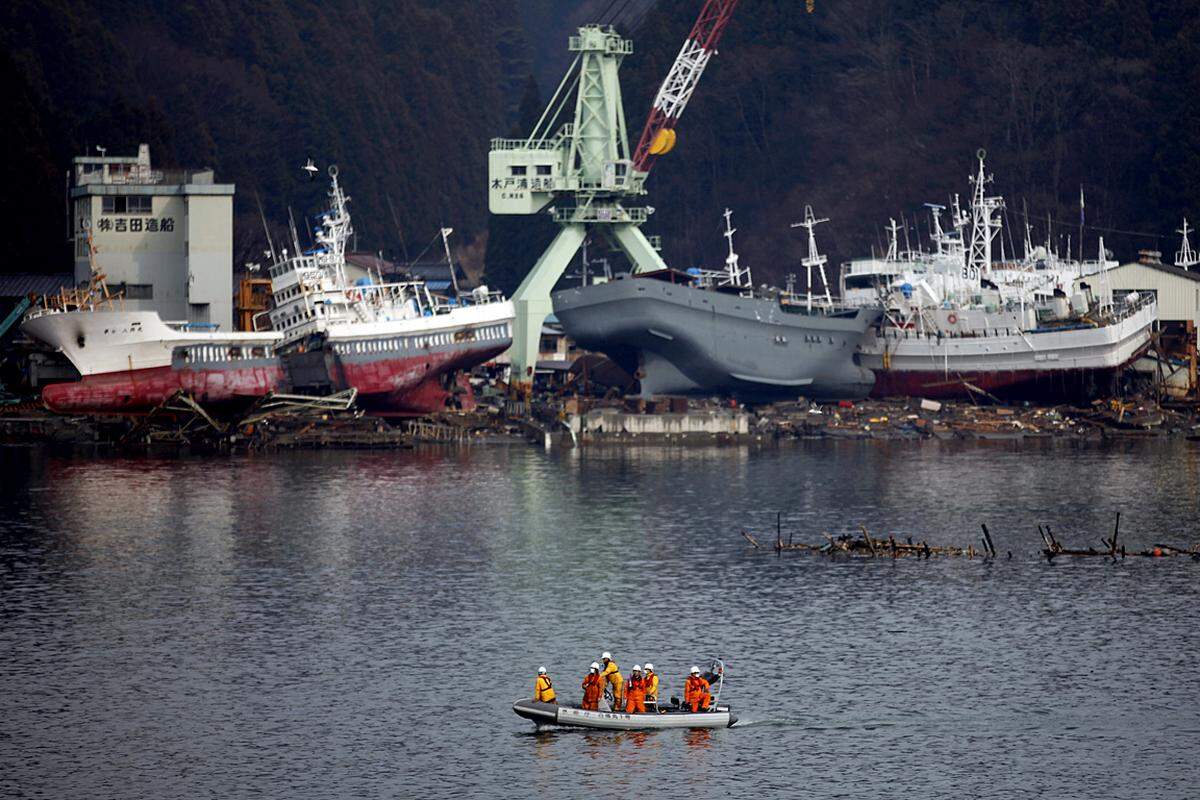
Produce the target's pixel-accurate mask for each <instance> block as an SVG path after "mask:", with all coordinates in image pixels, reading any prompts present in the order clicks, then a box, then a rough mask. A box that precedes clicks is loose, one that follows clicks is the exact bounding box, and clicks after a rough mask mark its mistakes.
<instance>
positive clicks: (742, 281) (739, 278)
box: [723, 208, 754, 295]
mask: <svg viewBox="0 0 1200 800" xmlns="http://www.w3.org/2000/svg"><path fill="white" fill-rule="evenodd" d="M724 216H725V233H724V234H723V235H724V236H725V239H726V241H728V242H729V255H727V256H725V274H726V276H727V278H726V280H727V281H728V284H729V285H730V286H736V287H737V288H739V289H749V290H753V288H754V280H753V279H752V278H751V277H750V268H749V267H742V266H739V264H738V254H737V251H735V250H734V249H733V235H734V234H735V233H737V228H735V227H733V224H732V219H733V211H731V210H729V209H728V208H727V209H725V215H724ZM742 294H743V295H745V294H747V293H746V292H743V293H742Z"/></svg>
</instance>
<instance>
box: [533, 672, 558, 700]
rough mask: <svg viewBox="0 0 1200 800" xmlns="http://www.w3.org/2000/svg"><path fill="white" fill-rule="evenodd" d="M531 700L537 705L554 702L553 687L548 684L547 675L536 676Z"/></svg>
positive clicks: (548, 678)
mask: <svg viewBox="0 0 1200 800" xmlns="http://www.w3.org/2000/svg"><path fill="white" fill-rule="evenodd" d="M533 699H534V700H536V701H538V702H539V703H553V702H554V686H553V684H551V683H550V676H549V675H538V677H537V682H536V683H535V684H534V685H533Z"/></svg>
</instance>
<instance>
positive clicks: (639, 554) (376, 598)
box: [0, 442, 1200, 798]
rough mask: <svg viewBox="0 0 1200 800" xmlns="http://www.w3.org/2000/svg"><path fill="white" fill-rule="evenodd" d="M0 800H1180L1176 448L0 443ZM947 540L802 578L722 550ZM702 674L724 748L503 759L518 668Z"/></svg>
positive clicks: (639, 744)
mask: <svg viewBox="0 0 1200 800" xmlns="http://www.w3.org/2000/svg"><path fill="white" fill-rule="evenodd" d="M0 467H2V469H3V473H2V474H3V485H2V486H0V796H4V797H9V796H45V797H55V798H59V797H62V798H90V797H119V798H125V797H152V798H176V797H178V798H194V797H217V798H234V797H239V798H240V797H287V798H338V797H448V796H462V797H475V796H504V797H528V796H541V797H585V796H586V797H589V798H595V797H603V798H607V797H622V798H624V797H724V796H729V797H753V798H766V797H779V796H812V797H853V798H860V797H872V798H874V797H888V798H894V797H906V798H935V797H936V798H942V797H945V798H970V797H984V796H987V797H1047V798H1075V797H1079V798H1096V797H1111V798H1125V797H1138V798H1141V797H1147V798H1159V797H1163V798H1184V797H1196V796H1198V795H1200V767H1198V756H1197V750H1198V747H1200V667H1198V661H1200V659H1198V654H1200V626H1198V624H1197V611H1198V606H1197V601H1198V599H1200V591H1198V588H1197V587H1198V586H1200V564H1197V563H1194V562H1192V561H1191V560H1189V559H1182V558H1175V559H1157V560H1154V559H1128V560H1126V561H1124V562H1121V563H1118V564H1115V565H1114V564H1110V563H1106V562H1105V561H1104V560H1102V559H1089V560H1081V561H1075V562H1072V561H1069V560H1064V561H1062V562H1060V563H1056V564H1054V565H1053V566H1049V565H1046V564H1045V563H1044V562H1043V561H1040V560H1039V557H1038V556H1037V554H1036V550H1037V547H1038V545H1039V539H1038V535H1037V532H1036V530H1035V529H1034V525H1035V523H1036V522H1041V521H1046V522H1050V523H1051V524H1054V525H1055V527H1056V530H1057V531H1058V533H1059V536H1060V538H1061V539H1063V540H1064V541H1065V542H1067V543H1069V544H1070V543H1080V544H1083V543H1090V544H1094V545H1096V546H1099V541H1098V540H1099V538H1100V536H1101V535H1102V534H1107V533H1108V532H1109V531H1110V530H1111V526H1112V515H1113V512H1114V511H1115V510H1117V509H1120V510H1121V511H1122V512H1123V517H1122V529H1123V530H1124V531H1126V532H1127V540H1126V541H1127V542H1128V544H1129V545H1130V546H1131V547H1132V546H1142V545H1146V544H1150V543H1152V542H1155V541H1168V542H1172V543H1175V544H1180V545H1186V544H1192V543H1194V542H1197V541H1200V501H1198V499H1197V498H1198V496H1200V446H1196V445H1190V444H1188V443H1184V442H1179V443H1169V444H1164V443H1141V442H1138V443H1128V444H1115V445H1107V446H1101V445H1078V444H1047V445H1045V446H1030V445H1024V446H1013V445H1010V444H999V445H987V444H984V445H961V444H955V443H937V442H927V443H910V442H903V443H890V444H889V443H874V442H817V443H812V444H803V445H798V446H794V447H789V448H784V449H778V450H775V449H767V450H754V449H744V448H733V447H730V448H713V449H673V448H651V447H644V448H639V449H627V450H588V451H585V452H583V453H579V452H553V453H544V452H541V451H539V450H536V449H527V448H525V447H522V446H512V447H503V446H502V447H477V448H474V449H462V450H449V451H432V452H418V453H412V452H397V453H391V452H388V453H298V454H278V455H270V456H255V457H242V458H228V459H221V458H218V459H208V460H202V459H155V458H145V459H116V458H101V459H96V460H85V459H79V458H76V459H69V458H63V457H59V456H55V455H52V454H49V453H46V452H44V451H39V450H23V449H4V450H0ZM777 509H783V510H785V511H786V512H787V515H786V516H785V536H786V535H788V533H790V532H794V533H795V536H796V538H797V540H803V541H819V540H820V538H821V532H822V531H823V530H831V531H843V530H853V529H854V528H856V527H857V525H858V524H859V523H865V524H866V525H867V526H869V527H870V528H871V529H872V530H873V531H877V532H878V531H895V532H899V533H901V534H903V535H908V534H917V535H919V536H927V537H928V538H929V540H930V541H931V542H952V543H961V544H966V543H967V542H968V541H977V536H978V524H979V523H980V522H987V523H988V524H989V527H990V528H991V530H992V531H993V534H994V536H995V538H996V541H997V545H998V547H999V548H1000V550H1001V551H1002V553H1003V552H1004V551H1007V550H1011V551H1012V552H1013V558H1012V560H1011V561H1009V560H1000V561H998V562H996V563H986V562H984V561H981V560H975V561H968V560H965V559H961V560H960V559H955V560H941V561H938V560H933V561H929V562H917V561H910V560H901V561H899V562H893V561H892V560H891V559H880V560H877V561H866V560H852V561H846V560H843V561H840V562H830V561H829V560H827V559H823V558H814V557H810V556H804V555H800V554H787V555H785V556H784V557H783V558H776V557H775V555H774V554H773V553H764V552H758V553H755V552H752V551H750V550H749V549H748V547H747V545H746V543H745V541H744V540H743V539H742V538H741V537H740V536H739V535H738V531H739V529H740V528H742V527H743V526H748V527H751V528H752V529H755V530H758V531H759V532H760V533H763V534H765V535H764V537H763V538H767V539H769V538H772V536H773V534H772V533H770V529H771V528H773V525H774V516H775V515H774V512H775V510H777ZM602 649H608V650H612V651H613V652H614V654H615V655H616V656H617V659H618V661H619V663H620V664H621V666H622V668H623V669H624V670H626V671H627V670H628V668H629V667H630V666H631V665H632V664H633V663H634V662H644V661H646V660H651V661H653V662H655V664H656V665H658V667H659V671H660V673H662V674H663V675H664V676H665V680H666V683H667V693H671V692H674V693H679V691H680V689H681V683H682V675H683V673H684V671H685V670H686V668H687V667H689V666H690V665H691V664H692V663H693V662H696V661H700V660H701V659H702V658H703V657H705V656H706V655H710V654H715V653H719V654H720V655H723V656H724V657H725V658H726V660H727V664H728V668H729V681H728V683H727V686H726V695H725V699H727V700H728V701H729V702H731V703H732V704H733V705H734V707H735V710H736V711H737V712H738V713H739V715H740V716H741V718H742V720H743V722H742V723H741V724H739V725H738V726H737V727H735V728H732V729H728V730H720V731H712V732H704V731H699V732H696V731H692V732H689V731H662V732H657V733H650V734H637V733H605V732H569V731H560V732H551V733H543V734H534V733H533V728H532V725H531V724H530V723H528V722H526V721H524V720H521V719H519V718H518V717H516V716H515V715H514V714H513V713H512V711H511V703H512V701H513V700H514V699H516V698H518V697H523V696H528V695H529V693H530V690H531V687H532V684H533V673H534V670H535V669H536V668H537V666H538V665H539V664H545V665H547V666H548V667H549V668H550V671H551V674H552V676H553V677H554V678H555V681H556V686H557V687H558V688H559V689H560V690H561V691H562V692H563V694H565V695H566V696H568V697H572V698H573V697H576V696H577V695H578V688H577V687H578V685H579V680H580V679H581V678H582V675H583V673H584V671H585V670H586V666H587V664H588V662H590V661H592V660H593V659H594V658H596V657H597V656H598V655H599V653H600V651H601V650H602Z"/></svg>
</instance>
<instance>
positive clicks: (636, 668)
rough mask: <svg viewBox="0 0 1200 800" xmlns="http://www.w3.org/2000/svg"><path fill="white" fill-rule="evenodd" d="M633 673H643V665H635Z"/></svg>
mask: <svg viewBox="0 0 1200 800" xmlns="http://www.w3.org/2000/svg"><path fill="white" fill-rule="evenodd" d="M633 671H634V672H641V671H642V665H641V664H634V665H633Z"/></svg>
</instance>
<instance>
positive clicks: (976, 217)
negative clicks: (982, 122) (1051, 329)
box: [962, 148, 1004, 287]
mask: <svg viewBox="0 0 1200 800" xmlns="http://www.w3.org/2000/svg"><path fill="white" fill-rule="evenodd" d="M975 157H976V158H978V159H979V172H978V173H977V174H976V175H974V176H972V178H971V183H972V184H973V185H974V187H975V189H974V194H973V197H972V199H971V247H970V249H969V250H968V251H967V261H966V264H965V265H964V266H963V272H962V277H963V279H964V280H966V281H968V282H969V283H970V284H971V285H972V286H976V287H978V286H979V282H980V279H981V277H982V276H983V275H985V274H986V273H988V272H991V270H992V240H993V239H994V238H996V234H998V233H999V232H1000V224H1001V223H1000V219H999V217H997V216H996V212H998V211H999V210H1000V209H1002V208H1004V199H1003V198H1001V197H988V196H987V192H986V189H987V185H988V184H989V183H991V182H992V176H991V175H988V174H986V173H985V172H984V169H983V161H984V159H985V158H987V151H986V150H984V149H983V148H980V149H979V151H978V152H977V153H976V154H975Z"/></svg>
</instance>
